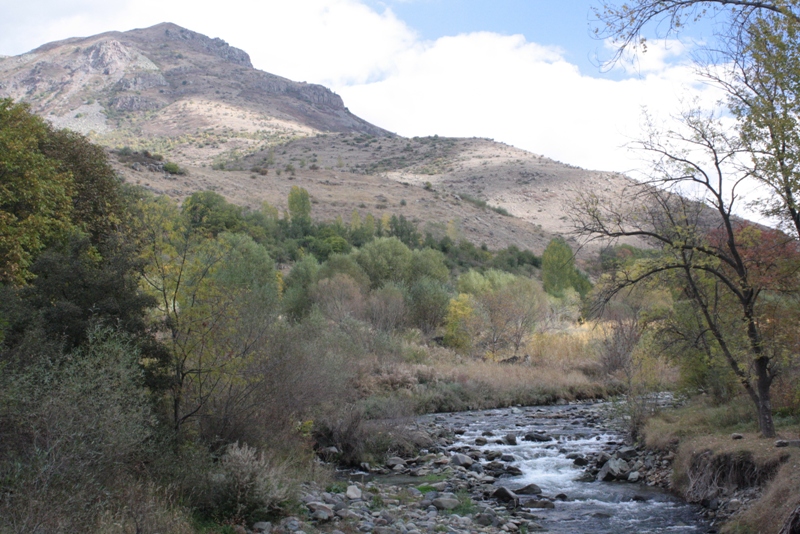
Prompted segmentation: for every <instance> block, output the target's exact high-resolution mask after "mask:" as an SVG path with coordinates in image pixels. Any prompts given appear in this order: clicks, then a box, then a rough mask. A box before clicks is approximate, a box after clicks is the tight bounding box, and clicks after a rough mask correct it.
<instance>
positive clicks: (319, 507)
mask: <svg viewBox="0 0 800 534" xmlns="http://www.w3.org/2000/svg"><path fill="white" fill-rule="evenodd" d="M306 506H308V509H309V510H311V512H312V514H314V513H316V512H322V513H324V514H325V516H326V519H330V518H331V517H333V508H331V507H330V506H328V505H327V504H325V503H321V502H310V503H308V504H307V505H306Z"/></svg>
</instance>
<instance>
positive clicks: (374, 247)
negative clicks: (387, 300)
mask: <svg viewBox="0 0 800 534" xmlns="http://www.w3.org/2000/svg"><path fill="white" fill-rule="evenodd" d="M413 257H414V254H413V253H412V252H411V249H409V248H408V247H407V246H406V245H405V244H403V242H402V241H400V240H399V239H397V238H396V237H379V238H377V239H375V240H373V241H370V242H369V243H367V244H366V245H364V246H363V247H361V248H360V249H358V252H357V253H356V256H355V258H356V262H358V264H359V265H360V266H361V268H362V269H364V272H365V273H367V276H368V277H369V280H370V286H371V287H372V288H373V289H375V288H378V287H381V286H382V285H383V284H385V283H386V282H403V281H406V280H408V277H409V273H410V269H411V262H412V259H413Z"/></svg>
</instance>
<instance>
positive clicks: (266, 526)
mask: <svg viewBox="0 0 800 534" xmlns="http://www.w3.org/2000/svg"><path fill="white" fill-rule="evenodd" d="M253 532H255V533H256V534H258V533H263V534H269V533H270V532H272V523H270V522H269V521H259V522H258V523H253Z"/></svg>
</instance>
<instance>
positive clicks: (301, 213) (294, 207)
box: [289, 185, 311, 227]
mask: <svg viewBox="0 0 800 534" xmlns="http://www.w3.org/2000/svg"><path fill="white" fill-rule="evenodd" d="M289 216H290V217H291V219H292V223H293V224H296V225H300V226H303V227H306V226H310V225H311V198H310V197H309V196H308V191H306V190H305V189H303V188H302V187H298V186H296V185H293V186H292V189H291V191H289Z"/></svg>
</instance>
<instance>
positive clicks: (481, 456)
mask: <svg viewBox="0 0 800 534" xmlns="http://www.w3.org/2000/svg"><path fill="white" fill-rule="evenodd" d="M565 417H571V418H582V419H581V422H585V421H586V420H587V419H586V418H590V417H594V416H593V415H587V413H584V412H581V411H578V412H575V413H573V414H570V415H566V416H565ZM448 423H449V422H447V421H446V419H445V417H442V416H439V417H436V418H434V419H432V420H429V422H428V426H427V428H425V430H426V431H427V432H429V433H430V434H431V437H432V438H433V439H434V442H435V444H436V445H435V447H434V448H432V449H431V450H430V451H428V452H426V453H425V454H421V455H420V456H417V457H414V458H399V457H393V458H389V459H388V460H387V461H386V463H385V465H382V466H369V465H366V464H362V466H361V469H360V470H357V471H351V472H348V473H347V477H346V481H345V480H343V481H342V482H339V483H335V484H332V485H330V486H328V487H326V488H324V489H323V488H315V487H307V488H305V491H304V494H303V497H302V501H303V505H304V506H303V508H304V509H303V513H301V514H296V515H294V516H291V517H287V518H284V519H283V520H281V521H280V522H274V523H267V522H262V523H256V524H255V525H252V530H251V531H252V532H270V533H275V534H278V533H280V534H283V533H300V532H329V533H331V534H341V533H347V534H349V533H355V532H364V533H369V532H375V533H377V534H390V533H392V534H393V533H401V534H417V533H420V534H422V533H433V532H464V533H466V532H471V533H472V532H475V533H477V532H539V531H547V528H546V527H545V526H543V525H542V520H543V518H544V516H545V515H546V514H547V513H548V510H552V509H554V508H556V507H557V506H559V504H558V503H559V502H560V501H568V500H570V496H569V495H566V494H563V493H560V494H556V495H548V494H545V493H544V492H543V491H542V489H541V488H540V487H539V486H537V485H536V484H526V485H524V486H522V487H520V484H519V483H517V484H514V482H513V479H511V477H515V476H518V475H520V474H521V472H520V470H519V468H518V467H516V466H515V465H513V464H514V461H515V460H516V459H517V458H516V457H515V456H514V455H513V454H510V453H509V452H508V451H509V447H511V450H513V447H514V446H517V445H521V444H522V442H524V441H538V442H552V443H555V441H554V440H553V438H552V437H551V436H549V435H547V434H546V433H543V432H520V433H506V434H502V435H497V434H495V433H493V432H485V433H484V434H485V435H481V436H479V437H477V438H475V439H474V445H475V446H472V445H467V444H465V441H464V440H463V434H464V429H462V428H458V427H457V426H452V425H451V424H448ZM417 430H419V428H417ZM492 444H497V445H498V446H502V447H499V448H500V449H502V450H497V449H493V448H492V446H491V445H492ZM487 445H489V446H488V447H487ZM478 447H480V448H478ZM332 452H333V451H332ZM568 457H569V458H570V459H572V460H573V462H574V464H575V465H577V466H581V467H584V469H585V471H584V479H585V480H586V481H587V482H593V481H596V480H604V481H619V483H621V484H634V483H635V484H636V485H637V487H642V488H643V492H642V495H636V494H634V496H633V497H632V498H631V500H633V501H636V500H637V499H641V500H646V499H649V497H648V496H647V492H646V491H644V490H645V489H646V486H662V487H667V486H668V485H669V482H670V473H671V463H672V459H673V457H674V453H671V452H667V453H654V452H649V451H646V450H641V449H637V448H634V447H629V446H626V445H624V444H623V443H620V442H614V441H609V442H608V443H607V444H606V445H605V446H604V447H603V450H602V451H601V452H599V453H597V454H591V455H581V454H573V455H572V456H571V457H570V456H568ZM504 479H509V480H508V484H507V485H503V481H504ZM711 532H713V530H711Z"/></svg>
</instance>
